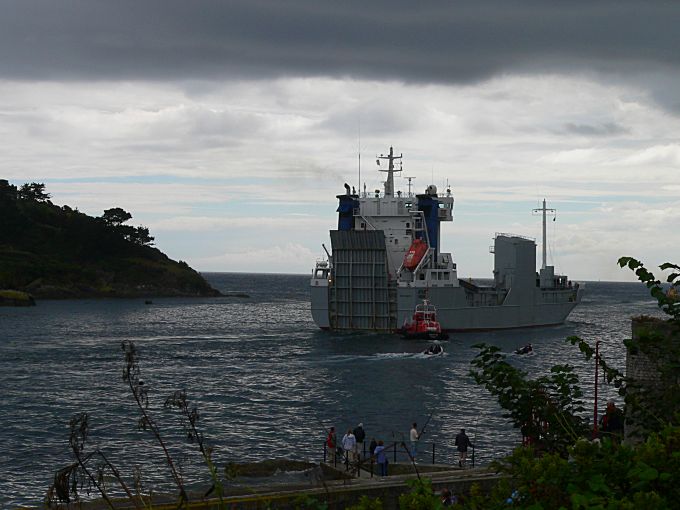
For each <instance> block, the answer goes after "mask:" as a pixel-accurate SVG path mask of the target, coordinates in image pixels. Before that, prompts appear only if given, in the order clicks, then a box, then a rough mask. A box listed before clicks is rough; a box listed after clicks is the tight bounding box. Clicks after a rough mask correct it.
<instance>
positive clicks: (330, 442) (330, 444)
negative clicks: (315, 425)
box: [326, 427, 338, 464]
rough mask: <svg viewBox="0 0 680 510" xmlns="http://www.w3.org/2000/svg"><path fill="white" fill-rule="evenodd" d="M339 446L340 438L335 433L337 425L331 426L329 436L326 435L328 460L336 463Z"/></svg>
mask: <svg viewBox="0 0 680 510" xmlns="http://www.w3.org/2000/svg"><path fill="white" fill-rule="evenodd" d="M337 447H338V438H337V436H336V435H335V427H331V428H330V429H329V430H328V436H326V450H328V462H330V463H331V464H335V454H336V450H337Z"/></svg>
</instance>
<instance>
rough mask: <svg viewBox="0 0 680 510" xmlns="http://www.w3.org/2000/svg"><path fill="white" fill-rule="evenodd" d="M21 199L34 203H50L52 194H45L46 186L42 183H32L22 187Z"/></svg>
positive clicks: (20, 190) (20, 191)
mask: <svg viewBox="0 0 680 510" xmlns="http://www.w3.org/2000/svg"><path fill="white" fill-rule="evenodd" d="M19 198H21V199H22V200H31V201H34V202H49V200H50V194H49V193H46V192H45V184H43V183H42V182H31V183H26V184H23V185H22V186H21V188H20V189H19Z"/></svg>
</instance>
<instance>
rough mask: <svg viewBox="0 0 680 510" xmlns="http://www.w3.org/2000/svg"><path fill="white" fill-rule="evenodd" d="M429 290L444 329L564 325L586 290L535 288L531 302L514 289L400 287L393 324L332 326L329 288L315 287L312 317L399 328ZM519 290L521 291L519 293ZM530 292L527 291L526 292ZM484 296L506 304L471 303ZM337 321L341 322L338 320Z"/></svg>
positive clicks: (324, 324)
mask: <svg viewBox="0 0 680 510" xmlns="http://www.w3.org/2000/svg"><path fill="white" fill-rule="evenodd" d="M425 293H427V297H428V299H429V301H430V302H431V303H432V304H433V305H435V306H436V308H437V319H438V321H439V324H440V325H441V328H442V330H443V331H448V332H452V331H487V330H495V329H515V328H529V327H540V326H554V325H558V324H563V323H564V321H565V320H566V318H567V317H568V316H569V314H570V313H571V311H572V310H573V309H574V307H575V306H576V305H577V304H578V303H579V302H580V301H581V294H582V289H578V290H577V289H568V290H541V289H532V291H531V292H530V294H531V301H529V300H527V299H526V297H525V299H523V300H522V301H523V302H519V303H517V302H515V303H513V302H512V299H511V298H510V297H511V295H512V289H510V291H503V292H501V291H489V292H486V293H471V292H469V291H466V290H465V289H464V288H463V287H444V288H429V289H427V290H425V289H423V288H416V287H406V288H399V289H398V292H397V293H396V297H397V302H396V304H395V305H396V306H395V308H396V310H397V315H396V320H395V321H394V322H393V324H392V325H391V327H387V328H385V327H382V328H364V327H331V322H332V321H331V319H330V317H329V306H328V302H329V296H328V288H324V289H323V290H322V289H318V290H317V289H315V292H313V293H312V317H313V318H314V322H315V323H316V324H317V326H319V327H320V328H322V329H334V330H342V329H347V330H357V329H358V330H374V331H398V330H399V329H400V327H401V325H402V324H404V322H407V321H408V320H410V318H411V315H412V314H413V309H414V307H415V305H416V304H417V303H419V302H420V301H422V299H423V297H424V296H425ZM518 293H519V292H518ZM525 294H526V293H525ZM479 295H483V296H484V298H485V299H484V300H486V301H488V300H490V299H492V297H495V298H496V299H503V298H504V301H505V302H504V303H503V304H498V305H489V304H486V305H478V306H469V305H468V302H469V301H470V298H471V297H478V296H479ZM336 323H337V321H336Z"/></svg>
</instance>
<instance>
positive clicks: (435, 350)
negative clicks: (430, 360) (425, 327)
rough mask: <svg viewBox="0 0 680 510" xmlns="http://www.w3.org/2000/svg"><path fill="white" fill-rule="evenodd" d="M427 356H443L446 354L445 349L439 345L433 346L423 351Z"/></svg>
mask: <svg viewBox="0 0 680 510" xmlns="http://www.w3.org/2000/svg"><path fill="white" fill-rule="evenodd" d="M423 354H425V355H426V356H441V355H443V354H444V348H443V347H442V346H441V345H439V344H432V345H430V346H428V348H427V349H425V350H424V351H423Z"/></svg>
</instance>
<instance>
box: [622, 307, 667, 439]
mask: <svg viewBox="0 0 680 510" xmlns="http://www.w3.org/2000/svg"><path fill="white" fill-rule="evenodd" d="M632 332H633V343H634V344H635V343H639V344H640V345H642V346H643V347H642V348H640V349H631V348H629V349H627V351H626V379H627V388H628V389H627V395H626V422H625V438H626V441H628V442H633V443H634V442H639V441H642V440H644V438H645V437H646V436H647V432H646V429H645V427H644V425H643V424H642V423H643V422H644V421H645V418H644V416H645V415H647V416H649V414H650V413H654V408H655V407H657V406H658V405H659V404H661V405H663V402H661V403H660V402H658V401H655V400H656V399H657V397H658V396H659V395H662V394H663V392H664V389H665V388H664V385H665V384H666V382H664V380H663V375H662V370H661V363H663V362H665V361H668V359H669V355H670V354H671V353H672V352H673V351H674V350H676V349H677V350H678V352H680V326H678V325H677V324H673V323H672V322H669V321H665V320H661V319H657V318H654V317H635V318H633V319H632ZM636 402H638V403H639V408H638V407H636V405H635V403H636Z"/></svg>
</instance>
